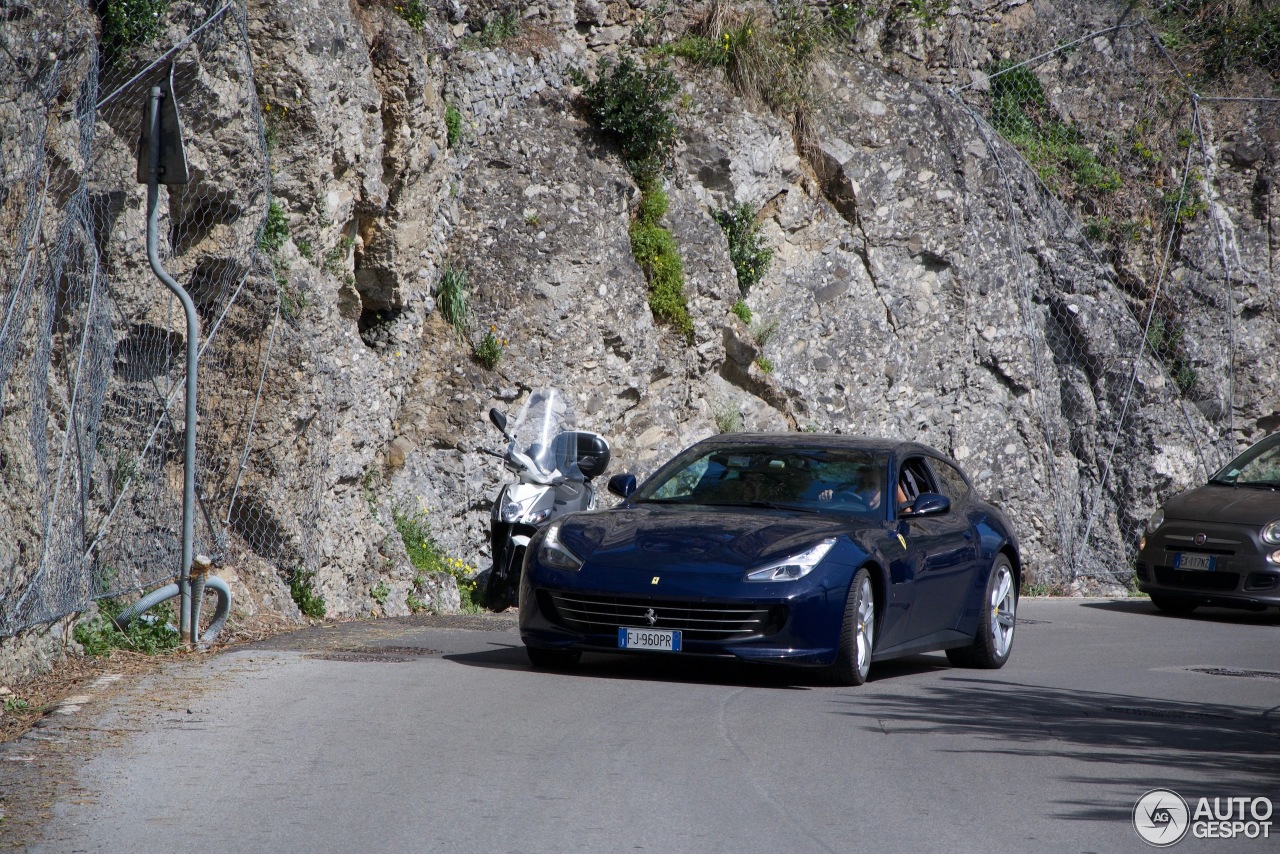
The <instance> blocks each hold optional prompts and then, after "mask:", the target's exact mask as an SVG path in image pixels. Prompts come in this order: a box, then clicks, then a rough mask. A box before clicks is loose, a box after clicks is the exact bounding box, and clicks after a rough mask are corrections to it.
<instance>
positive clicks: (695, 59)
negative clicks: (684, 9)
mask: <svg viewBox="0 0 1280 854" xmlns="http://www.w3.org/2000/svg"><path fill="white" fill-rule="evenodd" d="M727 46H728V42H727V41H717V40H715V39H710V38H707V37H706V36H699V35H694V34H692V33H686V34H685V35H683V36H681V37H680V38H678V39H676V40H675V41H673V42H669V43H668V44H664V45H661V46H659V47H658V48H657V49H656V50H655V53H657V54H658V55H659V56H678V57H680V58H681V59H687V60H688V61H689V62H692V63H693V64H695V65H701V66H704V67H707V68H723V67H725V66H726V65H728V64H729V51H728V50H727V49H726V48H727Z"/></svg>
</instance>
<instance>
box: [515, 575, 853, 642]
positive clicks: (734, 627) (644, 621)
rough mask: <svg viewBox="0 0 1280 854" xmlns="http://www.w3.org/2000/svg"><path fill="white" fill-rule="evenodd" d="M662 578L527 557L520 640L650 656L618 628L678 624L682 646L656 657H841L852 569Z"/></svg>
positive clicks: (671, 627)
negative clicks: (569, 567) (770, 578)
mask: <svg viewBox="0 0 1280 854" xmlns="http://www.w3.org/2000/svg"><path fill="white" fill-rule="evenodd" d="M814 575H819V573H814ZM632 576H636V577H632ZM660 578H661V581H660V584H658V585H654V584H652V580H653V576H652V575H651V573H650V572H648V571H646V572H645V573H643V577H640V573H637V572H627V571H617V572H609V573H601V572H594V573H590V574H589V575H588V576H586V577H583V576H580V575H578V574H577V573H567V572H556V571H549V570H546V569H543V568H539V567H535V566H534V565H533V563H532V562H530V564H529V565H528V566H526V572H525V573H524V577H523V578H522V580H521V585H520V638H521V640H522V641H524V643H525V645H526V646H533V647H542V648H544V649H565V650H583V651H590V652H607V653H618V654H623V655H651V654H654V653H651V652H648V651H640V650H625V649H620V648H619V647H618V629H619V628H623V627H634V628H654V629H674V630H679V631H681V632H682V649H681V651H680V652H679V653H658V654H666V655H672V654H674V655H681V656H703V657H718V658H736V659H739V660H742V661H752V662H761V663H774V664H787V665H798V666H814V667H819V666H825V665H829V664H831V663H832V662H833V661H834V660H835V658H836V654H837V652H838V649H839V642H840V632H841V629H842V624H843V620H844V606H845V597H846V595H847V593H848V585H849V581H850V579H851V578H852V571H851V570H850V571H848V572H847V573H846V572H844V571H843V570H842V569H837V570H836V571H834V572H833V571H831V570H825V571H823V572H822V573H821V574H820V577H806V578H804V579H800V580H799V581H795V582H785V583H757V582H745V581H742V580H740V578H732V579H728V578H724V577H719V578H717V577H708V576H705V575H703V576H699V577H694V578H688V577H681V576H679V575H671V576H661V575H660ZM593 579H594V581H593ZM650 587H653V588H655V589H654V590H653V591H650V590H648V589H646V588H650ZM649 611H652V614H651V615H650V616H652V618H653V620H654V622H652V623H651V622H649V617H648V616H646V615H647V614H648V612H649Z"/></svg>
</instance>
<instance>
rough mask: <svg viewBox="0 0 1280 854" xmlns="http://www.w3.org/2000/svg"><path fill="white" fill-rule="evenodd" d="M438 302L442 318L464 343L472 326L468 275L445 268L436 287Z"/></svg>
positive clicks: (454, 268)
mask: <svg viewBox="0 0 1280 854" xmlns="http://www.w3.org/2000/svg"><path fill="white" fill-rule="evenodd" d="M436 302H437V303H438V304H439V306H440V316H441V317H443V318H444V319H445V321H446V322H447V323H448V324H449V325H450V326H452V327H453V332H454V334H455V335H457V336H458V340H459V341H462V340H463V339H464V338H466V335H467V327H468V326H470V325H471V287H470V285H468V284H467V274H466V273H465V272H464V271H462V270H459V269H458V268H457V267H452V266H447V267H445V268H444V271H443V272H442V273H441V274H440V283H439V285H437V286H436Z"/></svg>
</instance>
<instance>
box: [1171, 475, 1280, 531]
mask: <svg viewBox="0 0 1280 854" xmlns="http://www.w3.org/2000/svg"><path fill="white" fill-rule="evenodd" d="M1164 515H1165V518H1166V519H1184V520H1186V521H1189V522H1236V523H1239V524H1242V525H1259V526H1261V525H1265V524H1267V523H1268V522H1271V521H1273V520H1275V519H1280V492H1276V491H1273V490H1270V489H1250V488H1248V487H1243V486H1224V485H1221V484H1216V483H1209V484H1205V485H1204V486H1198V487H1196V488H1195V489H1192V490H1190V491H1188V492H1184V493H1182V494H1181V495H1178V496H1176V497H1174V498H1171V499H1169V501H1168V502H1166V503H1165V505H1164Z"/></svg>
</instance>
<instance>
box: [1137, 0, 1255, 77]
mask: <svg viewBox="0 0 1280 854" xmlns="http://www.w3.org/2000/svg"><path fill="white" fill-rule="evenodd" d="M1156 15H1157V18H1158V20H1160V22H1161V23H1162V24H1163V25H1164V26H1163V30H1162V32H1161V33H1160V41H1161V43H1162V44H1164V45H1165V47H1167V48H1169V49H1170V50H1173V51H1176V52H1177V53H1178V54H1179V55H1180V56H1181V57H1182V58H1184V59H1185V60H1187V61H1189V62H1190V63H1192V64H1195V65H1199V66H1200V67H1201V68H1202V69H1203V71H1204V74H1205V75H1206V76H1208V77H1210V78H1214V77H1220V76H1222V75H1225V74H1234V73H1240V72H1245V71H1248V70H1249V69H1251V68H1257V69H1261V70H1264V71H1269V72H1271V73H1272V74H1277V73H1280V8H1278V7H1277V6H1276V5H1275V3H1274V2H1269V0H1254V2H1251V3H1250V2H1240V0H1180V2H1168V0H1166V2H1162V3H1158V4H1157V6H1156Z"/></svg>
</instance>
